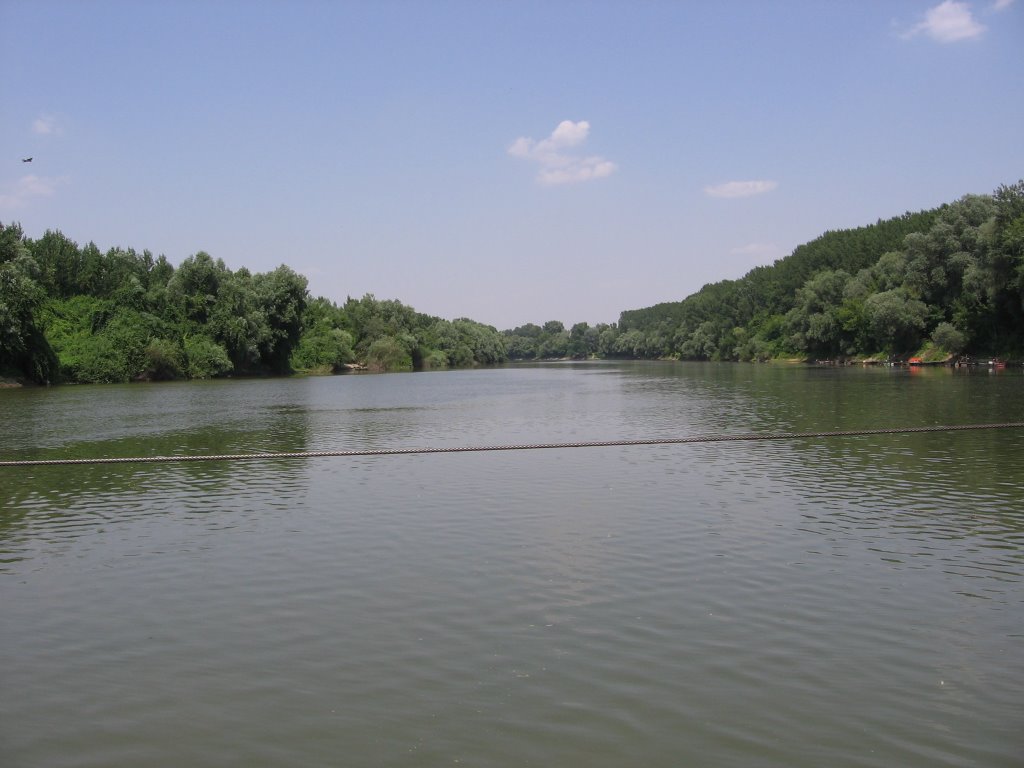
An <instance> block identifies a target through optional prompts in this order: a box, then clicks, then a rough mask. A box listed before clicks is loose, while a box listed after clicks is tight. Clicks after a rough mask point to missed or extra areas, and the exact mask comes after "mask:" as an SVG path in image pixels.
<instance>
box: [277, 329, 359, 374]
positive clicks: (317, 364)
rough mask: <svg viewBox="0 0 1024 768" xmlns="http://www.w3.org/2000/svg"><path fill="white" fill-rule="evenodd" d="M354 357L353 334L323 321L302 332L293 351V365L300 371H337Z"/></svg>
mask: <svg viewBox="0 0 1024 768" xmlns="http://www.w3.org/2000/svg"><path fill="white" fill-rule="evenodd" d="M352 359H353V353H352V335H351V334H350V333H349V332H348V331H343V330H341V329H340V328H332V327H331V326H330V324H329V323H327V322H322V323H320V324H318V325H316V326H314V327H313V328H310V329H309V330H307V331H306V332H305V333H303V334H302V336H301V338H300V339H299V344H298V346H297V347H296V348H295V351H293V352H292V356H291V367H292V368H294V369H295V370H298V371H312V370H327V371H331V372H332V373H337V372H338V371H340V370H342V369H343V368H344V367H345V364H346V363H349V362H351V361H352Z"/></svg>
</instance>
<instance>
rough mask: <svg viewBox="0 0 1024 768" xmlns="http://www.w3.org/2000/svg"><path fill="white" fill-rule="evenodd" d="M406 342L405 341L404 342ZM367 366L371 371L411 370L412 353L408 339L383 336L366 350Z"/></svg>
mask: <svg viewBox="0 0 1024 768" xmlns="http://www.w3.org/2000/svg"><path fill="white" fill-rule="evenodd" d="M404 342H405V343H404ZM366 366H367V368H369V369H370V370H371V371H377V372H379V373H383V372H386V371H411V370H412V354H411V352H410V350H409V345H408V343H407V340H406V339H400V338H395V337H394V336H381V337H380V338H378V339H375V340H374V341H373V342H371V344H370V347H369V349H368V350H367V351H366Z"/></svg>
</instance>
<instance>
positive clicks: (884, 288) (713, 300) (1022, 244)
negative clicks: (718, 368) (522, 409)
mask: <svg viewBox="0 0 1024 768" xmlns="http://www.w3.org/2000/svg"><path fill="white" fill-rule="evenodd" d="M961 353H974V354H996V355H1002V356H1007V357H1019V356H1024V180H1022V181H1019V182H1017V183H1016V184H1014V185H1010V186H1006V185H1004V186H1001V187H1000V188H999V189H997V190H996V191H995V192H994V193H993V194H992V195H969V196H967V197H964V198H962V199H961V200H958V201H957V202H954V203H951V204H949V205H944V206H942V207H940V208H938V209H936V210H932V211H922V212H920V213H906V214H904V215H903V216H898V217H896V218H893V219H889V220H887V221H878V222H877V223H875V224H872V225H870V226H866V227H860V228H857V229H851V230H843V231H836V232H826V233H825V234H824V235H822V236H821V237H819V238H817V239H816V240H813V241H812V242H810V243H807V244H805V245H801V246H800V247H798V248H797V249H796V250H795V251H794V252H793V253H792V254H791V255H790V256H788V257H786V258H784V259H780V260H779V261H776V262H775V264H774V265H772V266H764V267H757V268H756V269H753V270H751V271H750V272H748V273H747V274H746V275H745V276H744V277H742V278H740V279H739V280H724V281H721V282H718V283H713V284H710V285H706V286H704V287H703V288H702V289H701V290H700V291H698V292H697V293H695V294H693V295H691V296H689V297H688V298H686V299H684V300H682V301H678V302H668V303H664V304H657V305H655V306H652V307H647V308H645V309H636V310H629V311H625V312H622V313H621V315H620V317H619V321H618V323H617V324H616V323H612V324H599V325H597V326H590V325H588V324H587V323H576V324H575V325H573V326H572V327H571V328H569V329H566V327H565V325H564V324H563V323H562V322H561V321H558V320H550V321H548V322H546V323H544V324H543V325H540V326H539V325H534V324H533V323H527V324H526V325H523V326H520V327H518V328H515V329H513V330H507V331H503V332H501V333H499V332H498V331H497V330H496V329H495V328H493V327H491V326H488V325H483V324H481V323H477V322H474V321H473V320H469V319H458V320H453V321H449V320H444V319H442V318H438V317H432V316H429V315H424V314H422V313H419V312H416V311H415V310H414V309H412V308H411V307H408V306H406V305H404V304H402V303H401V302H399V301H393V300H392V301H381V300H378V299H376V298H374V297H373V296H372V295H367V296H364V297H363V298H361V299H352V298H349V299H348V300H347V301H346V302H345V303H344V304H343V305H341V306H338V305H336V304H334V303H333V302H331V301H329V300H327V299H325V298H316V299H312V298H310V296H309V292H308V290H307V285H306V279H305V278H304V277H302V276H301V275H299V274H296V273H295V272H294V271H292V270H291V269H289V268H288V267H287V266H280V267H278V268H277V269H275V270H274V271H272V272H268V273H265V274H252V273H250V272H249V271H248V270H247V269H244V268H243V269H239V270H236V271H234V272H233V271H231V270H230V269H228V268H227V267H226V266H225V265H224V262H223V261H221V260H214V259H213V258H212V257H211V256H209V255H208V254H206V253H203V252H200V253H197V254H195V255H194V256H190V257H189V258H187V259H185V260H184V261H183V262H182V263H181V265H180V266H178V267H177V268H175V267H174V266H172V265H171V264H170V263H169V262H168V261H167V259H166V258H164V257H163V256H159V257H156V258H154V257H153V255H152V254H151V253H149V252H148V251H143V252H142V253H141V254H140V253H137V252H136V251H134V250H132V249H127V250H125V249H122V248H112V249H110V250H109V251H107V252H106V253H102V252H101V251H100V250H99V249H98V248H97V247H96V246H95V245H94V244H93V243H89V244H88V245H86V246H84V247H79V246H78V245H77V244H75V243H74V242H72V241H71V240H69V239H68V238H67V237H65V236H64V235H62V234H61V233H60V232H47V233H46V234H44V235H43V236H42V237H41V238H39V239H38V240H31V239H29V238H27V237H25V236H24V234H23V232H22V230H21V228H20V227H19V226H18V225H16V224H12V225H8V226H3V225H2V224H0V375H8V376H18V377H22V378H27V379H30V380H34V381H39V382H57V381H72V382H114V381H131V380H142V379H174V378H209V377H214V376H228V375H259V374H282V373H287V372H290V371H310V372H320V373H329V372H337V371H340V370H343V369H345V368H347V367H349V366H353V365H356V366H358V367H365V368H368V369H370V370H377V371H395V370H423V369H432V368H447V367H464V366H471V365H479V364H493V363H500V362H503V361H505V360H534V359H537V360H542V359H558V358H577V359H584V358H589V357H605V358H638V359H657V358H675V359H692V360H767V359H771V358H776V357H801V358H807V359H826V358H827V359H835V358H843V357H879V358H883V357H893V356H909V355H913V354H916V355H919V356H922V357H926V358H931V359H941V358H944V357H947V356H949V355H957V354H961Z"/></svg>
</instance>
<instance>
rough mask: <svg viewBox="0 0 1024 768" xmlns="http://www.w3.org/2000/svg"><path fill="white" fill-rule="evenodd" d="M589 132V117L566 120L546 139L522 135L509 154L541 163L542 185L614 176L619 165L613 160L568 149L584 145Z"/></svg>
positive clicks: (540, 179) (513, 143) (509, 149)
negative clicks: (574, 120)
mask: <svg viewBox="0 0 1024 768" xmlns="http://www.w3.org/2000/svg"><path fill="white" fill-rule="evenodd" d="M589 133H590V123H588V122H587V121H586V120H580V121H579V122H578V123H574V122H573V121H572V120H563V121H562V122H560V123H559V124H558V125H557V126H556V128H555V130H554V131H552V132H551V135H550V136H548V137H547V138H546V139H541V140H540V141H537V140H536V139H530V138H527V137H525V136H520V137H519V138H518V139H516V140H515V141H514V142H512V145H511V146H510V147H509V148H508V153H509V154H510V155H512V157H519V158H522V159H524V160H532V161H533V162H535V163H537V164H539V165H540V170H539V171H538V172H537V181H539V182H540V183H541V184H547V185H554V184H572V183H575V182H580V181H591V180H592V179H603V178H605V177H606V176H611V175H612V174H613V173H614V172H615V169H616V168H617V166H616V165H615V163H613V162H611V161H610V160H606V159H605V158H603V157H598V156H596V155H593V156H584V155H578V154H574V153H571V152H566V151H565V150H567V149H571V148H572V147H576V146H578V145H580V144H582V143H583V142H584V141H586V140H587V135H588V134H589Z"/></svg>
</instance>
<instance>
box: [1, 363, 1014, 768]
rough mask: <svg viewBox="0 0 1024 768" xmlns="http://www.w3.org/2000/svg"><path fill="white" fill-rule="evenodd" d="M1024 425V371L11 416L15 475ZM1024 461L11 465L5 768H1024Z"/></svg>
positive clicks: (1010, 450)
mask: <svg viewBox="0 0 1024 768" xmlns="http://www.w3.org/2000/svg"><path fill="white" fill-rule="evenodd" d="M1021 420H1024V376H1022V375H1021V373H1020V372H1019V371H1004V372H1001V373H999V374H998V375H990V374H987V373H986V372H970V373H968V372H962V371H949V370H926V371H923V372H920V373H918V374H911V373H910V372H908V371H905V370H891V369H867V370H862V369H851V370H843V369H813V368H789V367H774V366H744V365H698V364H579V365H568V364H566V365H550V366H537V367H517V368H506V369H494V370H479V371H466V372H446V373H429V374H410V375H388V376H346V377H333V378H314V379H292V380H261V381H235V382H198V383H174V384H159V385H158V384H154V385H137V386H96V387H85V386H81V387H66V388H57V389H34V390H8V391H0V423H2V424H3V430H2V435H0V441H2V450H0V455H2V457H3V458H47V457H64V456H67V457H88V456H130V455H147V454H148V455H161V454H172V453H181V454H192V453H221V452H245V451H302V450H326V449H350V448H394V447H409V446H444V445H453V446H454V445H484V444H496V443H522V442H563V441H574V440H607V439H615V438H641V437H677V436H685V435H694V434H710V433H713V434H717V433H723V432H750V431H788V430H827V429H854V428H878V427H887V426H894V425H898V426H916V425H926V424H957V423H962V424H965V423H976V422H997V421H1021ZM1022 690H1024V430H1008V431H991V432H966V433H952V434H950V433H935V434H920V435H886V436H870V437H853V438H841V439H829V440H798V441H787V442H764V443H729V444H705V445H679V446H657V447H629V448H588V449H577V450H546V451H529V452H510V453H489V454H487V453H485V454H441V455H428V456H392V457H366V458H347V459H339V458H334V459H314V460H308V461H261V462H244V463H234V464H220V463H210V464H181V465H137V466H132V465H123V466H121V465H112V466H74V467H46V468H34V469H30V470H24V469H20V470H19V469H3V468H0V755H2V759H0V762H2V764H3V765H4V766H11V767H12V768H14V767H21V766H25V767H29V766H32V767H34V766H48V767H62V766H111V767H117V766H140V765H145V766H186V765H187V766H236V765H237V766H337V765H346V766H349V765H352V766H419V765H423V766H436V765H454V764H458V765H467V766H522V765H538V766H624V765H644V766H679V765H709V766H710V765H714V766H753V765H757V766H824V765H828V766H897V765H898V766H1019V765H1021V764H1022V761H1024V695H1022V693H1021V691H1022Z"/></svg>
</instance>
